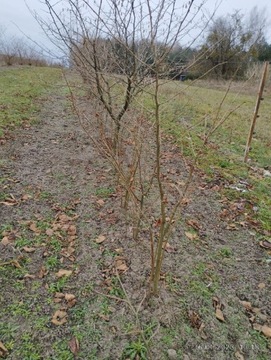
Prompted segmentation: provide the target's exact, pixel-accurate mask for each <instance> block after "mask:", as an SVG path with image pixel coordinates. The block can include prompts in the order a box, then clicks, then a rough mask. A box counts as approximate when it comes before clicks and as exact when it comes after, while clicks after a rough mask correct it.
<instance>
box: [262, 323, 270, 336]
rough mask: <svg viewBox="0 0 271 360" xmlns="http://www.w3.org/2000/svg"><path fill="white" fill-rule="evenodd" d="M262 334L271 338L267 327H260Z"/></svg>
mask: <svg viewBox="0 0 271 360" xmlns="http://www.w3.org/2000/svg"><path fill="white" fill-rule="evenodd" d="M262 333H263V334H264V335H265V336H266V337H269V338H271V328H270V327H269V326H267V325H263V326H262Z"/></svg>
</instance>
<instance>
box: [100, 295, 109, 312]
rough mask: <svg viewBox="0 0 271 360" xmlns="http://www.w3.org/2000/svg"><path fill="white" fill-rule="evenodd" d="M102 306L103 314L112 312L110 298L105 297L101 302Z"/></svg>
mask: <svg viewBox="0 0 271 360" xmlns="http://www.w3.org/2000/svg"><path fill="white" fill-rule="evenodd" d="M100 308H101V314H103V315H110V314H111V308H110V303H109V300H108V299H107V298H106V297H104V298H103V300H102V302H101V304H100Z"/></svg>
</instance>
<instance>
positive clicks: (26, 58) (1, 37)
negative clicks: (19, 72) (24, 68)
mask: <svg viewBox="0 0 271 360" xmlns="http://www.w3.org/2000/svg"><path fill="white" fill-rule="evenodd" d="M0 65H6V66H12V65H29V66H48V65H50V63H49V61H48V59H46V57H45V56H43V54H42V53H41V51H40V49H37V47H35V46H33V45H32V44H31V43H30V42H29V41H27V40H25V39H24V38H21V37H17V36H10V35H9V34H7V32H6V30H5V29H4V28H3V27H0Z"/></svg>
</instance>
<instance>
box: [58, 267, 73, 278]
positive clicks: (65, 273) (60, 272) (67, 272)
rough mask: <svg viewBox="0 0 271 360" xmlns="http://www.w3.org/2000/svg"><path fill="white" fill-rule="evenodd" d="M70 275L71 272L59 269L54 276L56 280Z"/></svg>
mask: <svg viewBox="0 0 271 360" xmlns="http://www.w3.org/2000/svg"><path fill="white" fill-rule="evenodd" d="M71 274H72V270H65V269H60V270H59V271H58V272H57V273H56V276H57V277H58V278H61V277H63V276H71Z"/></svg>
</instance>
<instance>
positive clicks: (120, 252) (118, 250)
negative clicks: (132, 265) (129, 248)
mask: <svg viewBox="0 0 271 360" xmlns="http://www.w3.org/2000/svg"><path fill="white" fill-rule="evenodd" d="M114 251H115V252H116V253H117V254H122V253H123V248H118V249H115V250H114Z"/></svg>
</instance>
